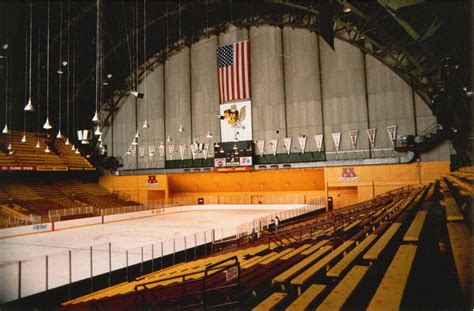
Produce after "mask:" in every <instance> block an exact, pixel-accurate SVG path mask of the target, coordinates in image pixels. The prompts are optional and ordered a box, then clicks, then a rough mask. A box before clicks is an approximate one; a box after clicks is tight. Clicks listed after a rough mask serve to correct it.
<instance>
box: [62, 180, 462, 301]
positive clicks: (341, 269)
mask: <svg viewBox="0 0 474 311" xmlns="http://www.w3.org/2000/svg"><path fill="white" fill-rule="evenodd" d="M437 189H438V188H437V186H436V185H433V184H430V185H427V186H425V187H420V188H418V189H411V190H409V191H405V192H400V193H397V194H393V195H392V199H391V200H387V201H385V202H384V204H379V205H378V204H377V203H376V202H374V208H373V209H370V208H369V207H368V205H365V206H364V207H363V208H362V207H361V208H358V207H357V206H352V207H351V212H348V210H344V214H343V215H342V213H341V215H338V214H337V213H332V214H331V215H332V216H331V217H328V218H327V219H329V222H328V220H327V219H321V218H318V219H319V220H318V221H319V222H321V225H320V226H318V221H308V220H304V221H302V223H303V224H302V225H301V226H298V225H297V224H295V223H293V224H291V225H290V226H288V227H289V228H285V227H284V226H282V227H281V228H280V229H279V232H278V233H277V234H278V235H281V240H282V241H284V243H273V244H272V243H266V242H265V241H263V242H265V243H262V244H261V245H254V246H252V247H250V248H245V249H239V250H237V251H234V252H231V254H234V255H236V256H237V257H238V258H239V263H240V271H241V275H240V282H241V285H240V289H241V291H240V293H239V296H240V295H242V301H241V302H240V303H241V304H242V305H241V307H242V308H243V309H254V310H272V309H278V310H281V309H287V310H304V309H307V308H316V309H317V310H338V309H341V308H344V309H346V308H348V309H354V308H355V309H366V308H367V309H369V310H395V309H397V310H398V309H400V308H406V307H407V306H410V305H411V304H410V303H412V302H411V301H410V300H404V299H405V298H406V297H405V296H406V290H407V288H409V285H410V284H412V283H410V282H412V281H413V280H412V281H410V277H411V276H413V275H415V274H413V271H412V270H413V269H416V267H419V266H420V264H423V263H422V262H421V260H422V257H420V256H418V255H417V254H420V253H421V252H422V250H423V248H424V247H426V246H427V245H428V244H426V243H431V242H429V241H430V239H426V237H425V236H424V235H426V234H429V233H430V232H432V231H430V230H433V228H437V227H436V224H433V223H432V222H430V221H428V219H429V218H430V217H436V215H437V213H436V212H434V213H432V214H433V215H431V216H430V212H429V211H430V210H431V209H433V208H439V204H438V201H437V198H438V196H437V191H438V190H437ZM446 190H449V189H448V188H447V187H446ZM438 215H439V213H438ZM442 220H445V221H447V219H445V218H443V219H442ZM298 228H299V229H298ZM344 228H345V229H344ZM425 229H426V230H425ZM297 230H301V231H300V234H296V233H297V232H298V231H297ZM285 231H288V232H291V234H292V235H295V236H298V238H293V239H291V238H289V237H290V235H285ZM308 232H310V233H308ZM447 232H448V235H449V244H450V250H451V252H450V253H449V254H452V257H453V260H454V262H455V265H456V274H457V275H458V279H459V282H460V284H461V287H462V288H463V291H465V292H466V293H467V292H468V288H469V286H470V265H469V263H470V254H469V250H470V248H468V247H466V241H467V240H469V238H470V236H469V235H470V234H469V230H468V229H467V227H466V226H465V225H464V224H463V223H462V221H459V220H456V221H453V220H450V221H448V223H447ZM427 241H428V242H427ZM269 245H270V247H269ZM436 249H437V248H436ZM430 251H432V250H430ZM382 254H383V256H382ZM449 254H448V255H449ZM225 256H231V255H230V254H229V255H226V253H224V254H222V255H218V254H216V255H212V256H209V257H208V258H204V259H199V260H197V261H194V262H192V263H185V264H180V265H177V266H175V267H170V268H166V269H164V270H162V271H158V272H155V273H152V274H150V275H147V276H145V277H143V278H137V279H136V280H133V281H132V282H127V283H123V284H121V285H118V286H114V287H112V288H110V289H105V290H103V291H99V292H96V293H93V294H90V295H88V296H85V297H80V298H78V299H76V300H75V301H71V302H68V303H66V304H64V306H63V307H64V308H68V309H81V308H86V309H87V308H90V306H91V305H94V306H100V307H101V308H104V309H109V308H119V309H122V310H124V309H130V308H134V307H138V306H137V305H135V304H134V298H133V297H136V295H138V296H140V295H141V297H142V299H147V298H143V297H147V294H146V293H147V292H145V291H144V290H143V288H144V286H146V287H147V288H149V290H153V294H152V293H151V292H150V294H149V296H148V299H150V300H148V301H147V303H149V304H150V305H149V306H152V308H158V309H159V308H165V309H166V308H168V307H172V306H179V307H182V308H184V307H185V304H186V302H185V301H186V299H190V298H189V295H192V294H188V296H181V295H180V294H179V292H180V291H181V290H182V289H183V288H184V289H185V290H186V291H187V288H188V287H186V286H189V288H190V289H189V293H191V292H192V290H191V288H192V289H193V290H194V292H193V293H196V294H195V295H198V296H197V297H196V298H195V300H193V301H199V299H200V298H201V296H199V295H200V294H197V293H198V292H201V290H202V289H203V287H202V284H203V282H202V278H203V275H204V274H203V270H202V269H203V268H204V267H206V265H209V264H210V263H212V262H216V261H218V260H222V259H225V258H226V257H225ZM423 258H424V257H423ZM183 277H185V278H186V281H184V279H183ZM374 277H375V278H374ZM211 278H212V280H213V281H212V282H210V283H212V284H214V286H225V281H224V280H223V276H222V275H220V274H215V275H211ZM430 281H431V280H429V279H427V280H421V282H430ZM193 282H197V283H193ZM207 282H208V281H205V282H204V283H207ZM180 284H181V285H180ZM193 284H194V285H193ZM199 284H200V285H199ZM270 284H271V285H273V286H271V285H270ZM417 284H418V283H417ZM137 285H138V287H137ZM412 285H413V284H412ZM366 286H369V287H371V289H370V290H368V291H366V290H365V287H366ZM257 288H258V289H257ZM421 290H424V289H423V288H422V289H421ZM152 295H156V296H157V297H158V296H159V297H166V298H162V299H160V300H156V301H154V300H153V298H152ZM185 297H186V298H185ZM218 297H227V299H231V297H233V296H232V293H231V292H230V291H228V292H226V294H225V295H219V296H218ZM234 298H235V297H234ZM181 299H183V300H181ZM231 300H232V299H231ZM168 303H169V304H168ZM221 303H222V301H221ZM354 303H362V305H354Z"/></svg>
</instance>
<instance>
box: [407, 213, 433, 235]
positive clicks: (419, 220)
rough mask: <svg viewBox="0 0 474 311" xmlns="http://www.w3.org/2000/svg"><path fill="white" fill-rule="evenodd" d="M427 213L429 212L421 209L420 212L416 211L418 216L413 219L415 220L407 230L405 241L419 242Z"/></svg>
mask: <svg viewBox="0 0 474 311" xmlns="http://www.w3.org/2000/svg"><path fill="white" fill-rule="evenodd" d="M427 214H428V212H427V211H419V212H418V213H416V216H415V218H414V219H413V222H412V223H411V225H410V227H409V228H408V230H407V232H406V233H405V235H404V236H403V241H405V242H418V240H419V239H420V233H421V230H422V229H423V225H424V223H425V219H426V215H427Z"/></svg>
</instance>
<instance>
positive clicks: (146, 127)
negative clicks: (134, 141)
mask: <svg viewBox="0 0 474 311" xmlns="http://www.w3.org/2000/svg"><path fill="white" fill-rule="evenodd" d="M142 128H144V129H148V128H150V125H148V121H147V120H145V121H144V122H143V126H142Z"/></svg>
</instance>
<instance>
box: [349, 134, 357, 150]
mask: <svg viewBox="0 0 474 311" xmlns="http://www.w3.org/2000/svg"><path fill="white" fill-rule="evenodd" d="M349 135H350V137H351V144H352V149H356V148H357V136H358V135H359V130H353V131H349Z"/></svg>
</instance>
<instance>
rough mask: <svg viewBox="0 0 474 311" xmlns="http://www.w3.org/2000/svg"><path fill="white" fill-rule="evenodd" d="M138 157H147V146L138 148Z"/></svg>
mask: <svg viewBox="0 0 474 311" xmlns="http://www.w3.org/2000/svg"><path fill="white" fill-rule="evenodd" d="M138 155H140V158H143V157H144V156H145V146H140V148H138Z"/></svg>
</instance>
